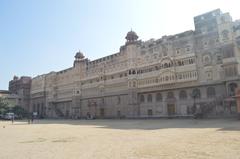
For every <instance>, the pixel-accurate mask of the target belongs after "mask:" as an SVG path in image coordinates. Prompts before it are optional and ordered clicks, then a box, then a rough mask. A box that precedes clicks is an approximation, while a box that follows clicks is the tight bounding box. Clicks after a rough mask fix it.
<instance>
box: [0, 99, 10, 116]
mask: <svg viewBox="0 0 240 159" xmlns="http://www.w3.org/2000/svg"><path fill="white" fill-rule="evenodd" d="M9 109H10V108H9V104H8V102H7V101H6V100H5V98H3V97H0V114H5V113H6V112H7V111H9Z"/></svg>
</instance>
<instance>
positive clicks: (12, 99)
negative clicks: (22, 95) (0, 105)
mask: <svg viewBox="0 0 240 159" xmlns="http://www.w3.org/2000/svg"><path fill="white" fill-rule="evenodd" d="M0 99H1V100H4V101H5V102H6V103H7V104H8V106H9V107H14V106H16V105H18V101H19V97H18V95H16V94H11V92H9V91H8V90H0ZM0 113H1V112H0Z"/></svg>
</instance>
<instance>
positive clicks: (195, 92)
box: [192, 88, 201, 98]
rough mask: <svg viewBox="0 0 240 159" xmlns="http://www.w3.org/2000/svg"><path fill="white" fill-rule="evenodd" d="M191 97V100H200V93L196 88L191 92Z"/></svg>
mask: <svg viewBox="0 0 240 159" xmlns="http://www.w3.org/2000/svg"><path fill="white" fill-rule="evenodd" d="M192 97H193V98H201V92H200V90H199V89H198V88H195V89H194V90H193V91H192Z"/></svg>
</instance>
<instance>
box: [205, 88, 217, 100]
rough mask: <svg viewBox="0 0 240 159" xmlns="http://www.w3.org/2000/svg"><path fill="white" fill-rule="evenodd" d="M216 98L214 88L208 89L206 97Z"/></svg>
mask: <svg viewBox="0 0 240 159" xmlns="http://www.w3.org/2000/svg"><path fill="white" fill-rule="evenodd" d="M215 96H216V92H215V88H214V87H208V88H207V97H208V98H213V97H215Z"/></svg>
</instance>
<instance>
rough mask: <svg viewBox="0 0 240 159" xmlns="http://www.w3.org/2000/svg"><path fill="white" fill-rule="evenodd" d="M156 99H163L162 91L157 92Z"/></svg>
mask: <svg viewBox="0 0 240 159" xmlns="http://www.w3.org/2000/svg"><path fill="white" fill-rule="evenodd" d="M156 101H157V102H161V101H162V94H161V93H157V94H156Z"/></svg>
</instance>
